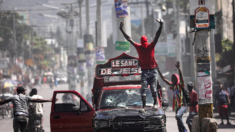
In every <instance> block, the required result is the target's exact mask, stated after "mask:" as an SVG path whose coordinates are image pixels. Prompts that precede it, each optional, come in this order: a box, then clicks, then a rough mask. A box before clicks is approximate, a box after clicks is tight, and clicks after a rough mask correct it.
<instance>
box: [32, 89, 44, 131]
mask: <svg viewBox="0 0 235 132" xmlns="http://www.w3.org/2000/svg"><path fill="white" fill-rule="evenodd" d="M29 96H31V97H32V99H43V98H42V96H40V95H38V94H37V89H36V88H33V89H32V90H31V92H30V93H29ZM29 114H30V117H31V119H32V120H33V121H34V120H35V119H40V120H41V129H42V130H43V126H42V123H43V104H42V103H32V102H31V103H30V104H29ZM31 124H32V123H31ZM33 128H34V127H33ZM34 130H35V129H34Z"/></svg>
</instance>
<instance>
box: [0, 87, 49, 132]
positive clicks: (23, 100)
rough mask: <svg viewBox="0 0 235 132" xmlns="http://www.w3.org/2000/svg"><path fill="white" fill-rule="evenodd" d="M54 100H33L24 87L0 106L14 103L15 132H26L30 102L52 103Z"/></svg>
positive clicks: (0, 102) (18, 88) (19, 88)
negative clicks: (26, 93)
mask: <svg viewBox="0 0 235 132" xmlns="http://www.w3.org/2000/svg"><path fill="white" fill-rule="evenodd" d="M51 101H52V100H43V99H32V98H31V97H29V96H26V95H25V89H24V88H23V87H17V95H14V96H12V97H8V98H7V99H5V100H1V101H0V105H3V104H6V103H9V102H12V104H13V114H14V119H13V129H14V132H18V131H20V132H24V130H25V128H26V127H27V124H28V116H29V112H28V106H29V102H38V103H43V102H51Z"/></svg>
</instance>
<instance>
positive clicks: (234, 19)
mask: <svg viewBox="0 0 235 132" xmlns="http://www.w3.org/2000/svg"><path fill="white" fill-rule="evenodd" d="M234 5H235V3H234V0H233V2H232V6H233V51H234V59H233V65H232V66H233V69H234V67H235V7H234ZM233 74H234V75H233V77H234V78H233V82H234V84H235V72H233Z"/></svg>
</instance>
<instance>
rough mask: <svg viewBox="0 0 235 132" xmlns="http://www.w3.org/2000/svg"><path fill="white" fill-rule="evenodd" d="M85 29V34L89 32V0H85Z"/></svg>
mask: <svg viewBox="0 0 235 132" xmlns="http://www.w3.org/2000/svg"><path fill="white" fill-rule="evenodd" d="M86 30H87V34H90V11H89V0H86Z"/></svg>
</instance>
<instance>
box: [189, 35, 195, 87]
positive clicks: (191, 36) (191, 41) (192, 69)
mask: <svg viewBox="0 0 235 132" xmlns="http://www.w3.org/2000/svg"><path fill="white" fill-rule="evenodd" d="M193 38H194V33H191V34H190V44H192V43H193ZM190 54H191V55H190V63H191V67H190V68H191V70H190V71H191V74H190V75H191V76H192V77H191V78H192V81H193V82H194V84H196V63H195V44H193V45H191V46H190Z"/></svg>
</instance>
